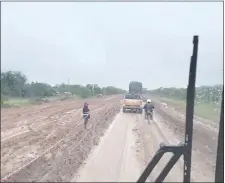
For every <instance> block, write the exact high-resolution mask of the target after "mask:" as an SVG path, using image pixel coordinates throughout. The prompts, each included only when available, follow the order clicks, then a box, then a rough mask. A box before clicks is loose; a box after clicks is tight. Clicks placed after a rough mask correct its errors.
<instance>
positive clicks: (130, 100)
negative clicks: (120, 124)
mask: <svg viewBox="0 0 225 183" xmlns="http://www.w3.org/2000/svg"><path fill="white" fill-rule="evenodd" d="M122 104H123V112H126V111H127V110H130V111H135V112H139V113H141V114H142V111H143V110H142V109H143V105H142V99H141V96H140V95H139V94H134V93H127V94H126V95H125V96H124V99H123V101H122Z"/></svg>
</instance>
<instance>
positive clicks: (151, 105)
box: [144, 99, 155, 119]
mask: <svg viewBox="0 0 225 183" xmlns="http://www.w3.org/2000/svg"><path fill="white" fill-rule="evenodd" d="M153 109H155V107H154V105H153V104H152V101H151V99H148V100H147V103H146V104H145V105H144V110H145V119H147V111H148V110H150V111H151V113H152V117H153Z"/></svg>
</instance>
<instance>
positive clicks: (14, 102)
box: [1, 98, 34, 107]
mask: <svg viewBox="0 0 225 183" xmlns="http://www.w3.org/2000/svg"><path fill="white" fill-rule="evenodd" d="M32 104H34V101H31V100H29V99H21V98H11V99H8V100H4V101H2V104H1V107H15V106H18V107H22V106H27V105H32Z"/></svg>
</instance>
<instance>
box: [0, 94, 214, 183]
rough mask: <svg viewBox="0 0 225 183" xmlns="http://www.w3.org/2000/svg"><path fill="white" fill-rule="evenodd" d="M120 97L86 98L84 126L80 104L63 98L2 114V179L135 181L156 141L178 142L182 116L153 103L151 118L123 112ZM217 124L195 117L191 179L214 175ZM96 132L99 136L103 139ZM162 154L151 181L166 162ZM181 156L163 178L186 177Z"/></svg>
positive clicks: (172, 109) (80, 102) (211, 177)
mask: <svg viewBox="0 0 225 183" xmlns="http://www.w3.org/2000/svg"><path fill="white" fill-rule="evenodd" d="M120 99H121V98H120V97H119V96H118V97H117V96H116V97H108V98H102V99H91V100H90V101H89V103H90V104H91V105H90V108H91V110H92V113H91V120H90V124H89V126H88V129H87V130H84V128H83V120H82V118H81V107H82V105H83V102H84V101H64V102H55V103H54V104H52V103H51V104H45V105H41V106H33V107H30V108H26V109H9V110H3V111H2V121H1V123H2V129H1V137H2V139H1V150H2V152H1V158H2V161H1V178H2V179H4V180H7V181H11V182H12V181H17V182H22V181H42V182H45V181H73V182H74V181H77V182H80V181H85V182H88V181H90V182H91V181H105V182H106V181H107V182H109V181H112V182H113V181H115V182H119V181H127V182H133V181H136V180H137V179H138V177H139V176H140V174H141V172H142V171H143V170H144V168H145V166H146V164H147V163H148V162H149V161H150V159H151V158H152V157H153V156H154V154H155V152H156V151H157V150H158V148H159V144H160V143H161V142H166V143H168V144H178V143H179V142H181V141H182V142H183V136H184V115H183V114H182V113H181V112H180V111H179V110H176V109H174V106H167V107H165V106H164V105H162V104H161V103H160V102H157V101H156V102H155V106H156V110H155V113H154V121H152V123H151V124H148V123H147V121H146V120H144V116H143V115H141V114H134V113H122V112H120ZM217 133H218V129H217V125H216V124H215V123H214V122H209V121H205V120H203V119H200V118H197V117H196V118H195V125H194V139H193V158H192V161H193V164H192V181H195V182H198V181H202V182H205V181H207V182H211V181H213V180H214V170H215V154H216V146H217ZM100 137H101V139H100ZM170 157H171V154H166V155H164V157H163V158H162V159H161V161H160V162H159V164H158V165H157V166H156V167H155V169H154V171H153V172H152V175H151V176H150V177H149V178H148V181H154V179H155V178H156V177H157V175H158V174H159V172H160V171H161V170H162V169H163V167H164V166H165V164H166V163H167V162H168V160H169V158H170ZM182 173H183V160H182V158H181V159H180V160H179V162H178V163H177V164H176V165H175V166H174V168H173V169H172V170H171V172H170V173H169V175H168V176H167V177H166V179H165V181H169V182H174V181H175V182H180V181H182V178H183V175H182Z"/></svg>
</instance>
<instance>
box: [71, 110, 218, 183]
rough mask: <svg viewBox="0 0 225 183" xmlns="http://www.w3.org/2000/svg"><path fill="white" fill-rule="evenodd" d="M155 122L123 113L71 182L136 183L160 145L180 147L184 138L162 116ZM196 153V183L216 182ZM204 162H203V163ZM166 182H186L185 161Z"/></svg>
mask: <svg viewBox="0 0 225 183" xmlns="http://www.w3.org/2000/svg"><path fill="white" fill-rule="evenodd" d="M154 117H155V119H154V122H152V123H151V124H148V123H147V121H146V120H144V116H143V115H140V114H130V113H119V114H118V116H117V117H116V119H115V120H114V121H113V123H112V125H111V126H110V128H109V130H108V132H107V133H106V134H105V136H104V137H103V138H102V140H101V141H100V145H99V146H98V147H97V148H96V149H94V150H93V152H92V155H91V156H89V158H88V160H87V161H86V163H85V165H84V166H82V167H81V169H80V170H79V172H78V174H77V175H76V176H75V177H74V178H73V179H72V180H71V181H77V182H88V181H94V182H95V181H96V182H98V181H99V182H106V181H107V182H108V181H112V182H121V181H124V182H135V181H137V179H138V178H139V176H140V175H141V172H142V171H143V170H144V168H145V167H146V165H147V163H148V162H149V161H150V160H151V158H152V157H153V156H154V154H155V152H156V151H157V150H158V149H159V144H160V143H161V142H165V143H167V144H173V145H177V144H179V143H180V142H181V139H180V138H179V136H178V135H176V134H175V133H174V131H173V129H171V128H169V127H168V125H167V123H165V119H164V118H163V117H162V116H161V115H160V113H158V112H155V115H154ZM170 123H172V122H171V121H170ZM171 156H172V153H167V154H165V155H164V156H163V157H162V159H161V160H160V162H159V163H158V164H157V165H156V167H155V169H154V170H153V172H152V174H151V176H150V177H149V178H148V181H149V182H152V181H154V180H155V179H156V177H157V176H158V175H159V173H160V172H161V171H162V169H163V168H164V167H165V165H166V164H167V162H168V161H169V159H170V158H171ZM197 158H199V157H198V155H196V152H194V158H193V164H194V166H193V167H194V168H193V170H192V181H193V182H198V181H209V180H213V177H214V176H213V170H212V169H211V167H210V166H206V165H205V164H204V161H203V160H202V159H197ZM202 161H203V162H202ZM164 181H166V182H182V181H183V159H182V158H180V159H179V161H178V162H177V164H175V166H174V167H173V169H172V170H171V171H170V172H169V174H168V175H167V177H166V179H165V180H164Z"/></svg>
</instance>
